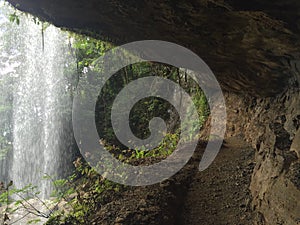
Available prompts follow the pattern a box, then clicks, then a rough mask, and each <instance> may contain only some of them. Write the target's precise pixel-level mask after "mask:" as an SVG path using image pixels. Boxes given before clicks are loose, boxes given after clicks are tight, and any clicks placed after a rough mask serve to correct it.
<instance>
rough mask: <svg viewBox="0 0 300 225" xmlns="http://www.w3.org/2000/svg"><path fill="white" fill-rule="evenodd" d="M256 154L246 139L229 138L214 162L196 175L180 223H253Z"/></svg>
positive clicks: (217, 224)
mask: <svg viewBox="0 0 300 225" xmlns="http://www.w3.org/2000/svg"><path fill="white" fill-rule="evenodd" d="M253 156H254V154H253V150H252V149H251V148H250V147H248V146H247V145H246V144H245V143H244V142H242V141H240V140H238V139H231V140H227V141H226V144H225V146H224V148H222V149H221V151H220V153H219V155H218V156H217V158H216V160H215V161H214V162H213V164H212V165H211V166H210V167H209V168H208V169H207V170H205V171H203V172H198V173H197V174H196V175H195V177H194V179H193V181H192V184H191V187H190V188H189V190H188V193H187V197H186V199H185V202H184V206H183V210H182V214H181V220H180V222H179V223H178V225H179V224H182V225H198V224H201V225H223V224H224V225H248V224H249V225H250V224H253V214H252V213H251V210H250V204H251V196H250V192H249V184H250V179H251V173H252V170H253V166H254V164H253Z"/></svg>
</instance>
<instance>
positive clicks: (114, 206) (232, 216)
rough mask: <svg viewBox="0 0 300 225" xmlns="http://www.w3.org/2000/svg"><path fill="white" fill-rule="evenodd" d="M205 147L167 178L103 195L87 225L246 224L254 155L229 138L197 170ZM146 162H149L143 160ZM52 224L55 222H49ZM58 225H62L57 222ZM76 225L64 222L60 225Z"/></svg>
mask: <svg viewBox="0 0 300 225" xmlns="http://www.w3.org/2000/svg"><path fill="white" fill-rule="evenodd" d="M204 147H205V145H204V144H199V146H198V149H197V151H196V153H195V155H194V156H193V157H192V159H191V160H190V162H189V163H188V164H187V165H186V166H185V167H184V168H183V169H182V170H181V171H180V172H178V173H177V174H176V175H174V176H173V177H171V178H169V179H168V180H166V181H164V182H162V183H160V184H155V185H151V186H146V187H123V188H122V189H121V191H119V192H114V191H108V192H104V193H102V194H101V198H102V200H101V202H99V204H98V207H97V209H96V210H95V211H94V212H92V213H91V215H90V216H89V218H87V221H86V224H89V225H98V224H99V225H151V224H152V225H199V224H201V225H222V224H224V225H225V224H228V225H250V224H253V215H252V212H251V210H250V204H251V197H250V193H249V190H248V187H249V184H250V177H251V172H252V169H253V166H254V164H253V155H254V151H253V150H252V149H251V148H250V147H249V146H247V145H246V144H245V143H243V142H241V141H239V140H238V139H231V140H227V141H226V144H225V145H224V147H223V148H222V149H221V151H220V153H219V155H218V156H217V158H216V160H215V161H214V163H213V164H212V165H211V166H210V167H209V168H208V169H207V170H205V171H203V172H199V171H198V165H199V161H200V156H201V152H203V149H204ZM144 161H146V162H144V163H149V162H151V160H150V159H146V160H145V159H144ZM48 224H51V225H53V224H56V223H48ZM59 224H61V223H59ZM71 224H72V225H73V224H74V222H65V223H64V225H71Z"/></svg>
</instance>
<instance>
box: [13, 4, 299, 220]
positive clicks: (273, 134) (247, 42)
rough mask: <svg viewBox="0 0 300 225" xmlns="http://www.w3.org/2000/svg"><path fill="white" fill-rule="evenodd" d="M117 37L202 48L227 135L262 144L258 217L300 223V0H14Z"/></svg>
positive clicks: (256, 183) (256, 179) (60, 21)
mask: <svg viewBox="0 0 300 225" xmlns="http://www.w3.org/2000/svg"><path fill="white" fill-rule="evenodd" d="M8 1H9V2H10V3H11V4H13V5H14V6H16V7H17V8H19V9H21V10H23V11H26V12H29V13H31V14H34V15H36V16H38V17H40V18H41V19H43V20H47V21H49V22H51V23H53V24H55V25H57V26H59V27H65V28H68V29H71V30H75V31H80V32H84V33H87V34H91V35H94V36H96V37H102V38H103V37H104V38H106V39H107V38H108V39H109V40H111V41H112V42H114V43H115V44H123V43H125V42H129V41H136V40H143V39H159V40H165V41H171V42H175V43H177V44H181V45H183V46H185V47H187V48H189V49H191V50H192V51H194V52H195V53H196V54H198V55H199V56H200V57H201V58H202V59H203V60H204V61H205V62H206V63H207V64H208V65H209V66H210V68H211V69H212V71H213V72H214V73H215V75H216V77H217V79H218V81H219V82H220V84H221V87H222V89H223V90H224V92H225V98H226V103H227V113H228V123H227V136H228V137H230V136H242V137H244V139H246V140H247V141H248V142H249V143H252V145H253V147H254V148H255V149H256V166H255V168H254V172H253V175H252V182H251V186H250V189H251V193H252V196H253V207H254V209H255V210H256V211H257V212H258V215H259V216H258V218H259V220H258V221H257V224H270V225H273V224H286V225H293V224H299V223H300V218H299V217H300V215H299V212H300V209H299V205H300V204H299V200H300V182H299V180H300V172H299V170H300V159H299V152H300V150H299V138H300V137H299V132H300V131H299V129H300V128H299V126H300V104H299V103H300V95H299V82H300V74H299V69H300V60H299V49H300V48H299V40H300V38H299V37H300V25H299V24H300V23H299V22H300V19H299V18H300V1H299V0H286V1H282V0H272V1H269V0H249V1H241V0H191V1H184V0H176V1H170V0H168V1H167V0H153V1H145V0H140V1H137V0H136V1H133V0H88V1H83V0H64V1H61V0H8Z"/></svg>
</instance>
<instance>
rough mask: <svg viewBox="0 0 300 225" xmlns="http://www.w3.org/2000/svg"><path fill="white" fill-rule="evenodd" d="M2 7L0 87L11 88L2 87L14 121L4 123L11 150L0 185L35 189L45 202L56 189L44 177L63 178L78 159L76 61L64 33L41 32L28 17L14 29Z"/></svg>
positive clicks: (0, 173) (0, 170)
mask: <svg viewBox="0 0 300 225" xmlns="http://www.w3.org/2000/svg"><path fill="white" fill-rule="evenodd" d="M0 4H1V6H0V38H1V39H0V63H1V64H0V66H1V67H0V69H1V71H0V82H2V83H3V82H4V81H5V82H8V81H9V82H10V85H11V86H9V87H7V86H5V87H4V86H1V88H2V89H1V90H0V93H1V94H2V98H4V97H7V96H6V95H9V97H10V98H9V100H7V101H6V103H7V104H8V105H9V104H10V107H11V109H10V110H11V111H10V112H11V114H10V115H12V116H11V117H10V118H6V123H7V124H8V127H9V130H10V132H11V135H10V138H11V140H12V143H11V146H12V150H11V151H8V153H7V154H6V157H5V159H2V161H0V162H1V164H2V165H1V167H0V180H4V179H5V180H6V181H9V180H12V181H13V182H14V185H15V186H16V187H17V188H23V187H24V186H26V185H28V184H32V185H34V186H37V187H38V189H39V190H40V191H41V192H42V193H43V197H46V196H49V194H50V192H51V190H52V184H51V181H50V180H45V179H43V177H44V176H45V175H50V176H51V177H53V179H55V178H58V177H62V176H65V175H66V174H67V173H68V172H69V171H70V168H71V165H72V163H71V161H72V159H73V157H74V154H73V153H72V133H71V129H70V124H71V123H70V119H71V116H70V114H71V112H70V109H71V97H70V74H72V72H73V71H74V70H73V69H74V64H75V63H74V61H75V60H74V57H72V54H71V50H70V47H69V44H68V37H67V35H66V34H65V33H63V32H62V31H61V30H59V29H58V28H56V27H54V26H52V25H50V26H48V27H47V28H46V29H45V30H44V31H43V32H42V26H41V24H37V23H36V21H34V20H33V18H32V17H30V16H21V17H20V24H19V25H17V24H15V23H14V24H13V23H11V22H9V21H8V19H7V18H8V14H9V11H10V10H11V9H10V8H9V7H8V6H4V5H3V3H2V2H1V1H0ZM1 14H2V15H1ZM42 33H43V34H42ZM0 84H1V83H0ZM4 89H6V90H4ZM7 89H9V90H7ZM7 93H9V94H7ZM0 104H1V100H0ZM0 126H1V123H0ZM8 133H9V132H8ZM5 135H6V136H8V135H7V134H6V133H5V134H2V136H5ZM7 139H8V138H7ZM7 143H8V145H9V144H10V143H9V141H7ZM0 147H1V145H0ZM0 160H1V158H0Z"/></svg>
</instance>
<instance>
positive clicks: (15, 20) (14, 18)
mask: <svg viewBox="0 0 300 225" xmlns="http://www.w3.org/2000/svg"><path fill="white" fill-rule="evenodd" d="M9 21H10V22H12V23H16V24H17V25H19V24H20V17H19V15H18V14H17V11H15V12H13V13H11V14H10V15H9Z"/></svg>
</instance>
